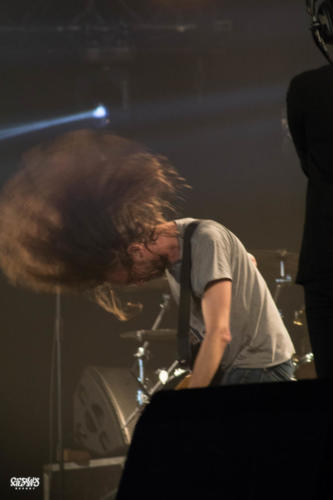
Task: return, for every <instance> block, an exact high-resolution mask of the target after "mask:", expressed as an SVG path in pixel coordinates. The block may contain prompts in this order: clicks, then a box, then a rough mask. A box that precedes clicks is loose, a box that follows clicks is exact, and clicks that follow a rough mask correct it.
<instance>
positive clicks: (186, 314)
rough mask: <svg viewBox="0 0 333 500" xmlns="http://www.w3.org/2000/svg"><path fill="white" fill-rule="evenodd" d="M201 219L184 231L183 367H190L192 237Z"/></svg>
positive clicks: (180, 355) (180, 357) (179, 340)
mask: <svg viewBox="0 0 333 500" xmlns="http://www.w3.org/2000/svg"><path fill="white" fill-rule="evenodd" d="M198 224H199V221H195V222H191V223H190V224H189V225H188V226H187V227H186V229H185V232H184V243H183V258H182V265H181V270H180V298H179V310H178V328H177V345H178V360H179V363H180V365H181V366H182V367H184V368H190V367H191V362H192V351H191V346H190V339H189V329H190V312H191V293H192V287H191V237H192V234H193V233H194V231H195V229H196V227H197V226H198Z"/></svg>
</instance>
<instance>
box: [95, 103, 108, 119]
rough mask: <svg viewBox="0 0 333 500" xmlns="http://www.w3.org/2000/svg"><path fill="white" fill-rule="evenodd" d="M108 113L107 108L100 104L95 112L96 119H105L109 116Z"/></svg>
mask: <svg viewBox="0 0 333 500" xmlns="http://www.w3.org/2000/svg"><path fill="white" fill-rule="evenodd" d="M107 114H108V112H107V110H106V107H105V106H103V105H102V104H100V105H99V106H97V108H96V109H95V110H94V112H93V116H94V118H105V117H106V116H107Z"/></svg>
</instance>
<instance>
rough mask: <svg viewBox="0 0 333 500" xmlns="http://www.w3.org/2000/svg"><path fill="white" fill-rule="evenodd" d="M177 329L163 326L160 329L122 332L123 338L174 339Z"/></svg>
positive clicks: (140, 339) (141, 339) (141, 340)
mask: <svg viewBox="0 0 333 500" xmlns="http://www.w3.org/2000/svg"><path fill="white" fill-rule="evenodd" d="M176 333H177V332H176V330H174V329H172V328H162V329H159V330H133V331H130V332H125V333H121V334H120V337H121V338H122V339H129V340H139V341H140V342H143V341H145V340H172V339H174V338H175V337H176Z"/></svg>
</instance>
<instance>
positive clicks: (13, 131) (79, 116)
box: [0, 105, 108, 140]
mask: <svg viewBox="0 0 333 500" xmlns="http://www.w3.org/2000/svg"><path fill="white" fill-rule="evenodd" d="M107 114H108V113H107V109H106V108H105V107H104V106H102V105H99V106H97V108H95V109H93V110H89V111H85V112H82V113H75V114H73V115H67V116H60V117H59V118H53V119H52V120H41V121H39V122H35V123H25V124H23V125H19V126H17V127H10V128H7V129H5V130H0V140H2V139H9V138H11V137H16V136H18V135H23V134H28V133H30V132H36V131H37V130H42V129H45V128H50V127H55V126H56V125H64V124H66V123H71V122H76V121H81V120H89V118H97V119H101V118H105V117H106V116H107Z"/></svg>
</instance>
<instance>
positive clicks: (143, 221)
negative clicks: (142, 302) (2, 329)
mask: <svg viewBox="0 0 333 500" xmlns="http://www.w3.org/2000/svg"><path fill="white" fill-rule="evenodd" d="M22 163H23V165H22V168H21V169H20V170H19V171H18V173H17V174H16V175H14V177H13V178H12V179H11V180H9V182H8V183H7V184H6V185H5V187H4V189H3V191H2V194H1V197H0V266H1V268H2V270H3V271H4V273H5V274H6V275H7V277H8V278H9V280H10V281H11V282H12V283H14V284H20V285H23V286H26V287H29V288H32V289H34V290H38V291H48V292H54V291H56V290H57V289H58V288H59V287H60V289H61V290H62V291H66V290H67V291H90V292H92V293H94V294H95V295H96V297H97V299H98V302H99V303H100V304H101V305H102V306H103V307H105V308H106V309H108V310H110V311H112V312H113V313H115V314H116V315H117V316H118V317H119V319H125V318H126V314H124V313H123V312H122V310H121V309H120V308H119V307H118V303H117V300H116V298H115V295H114V294H113V293H112V288H111V287H110V286H109V284H108V283H107V274H108V273H109V272H110V270H112V269H114V268H115V267H116V266H117V265H119V263H123V262H126V258H127V248H128V245H129V244H130V243H131V242H133V241H141V242H148V241H151V240H152V239H153V238H154V229H155V227H156V225H157V224H160V223H163V222H165V221H166V220H167V218H168V217H170V214H171V212H170V211H172V204H171V203H170V201H171V199H172V197H174V196H175V195H177V194H178V193H179V192H180V189H181V188H182V187H184V186H185V183H184V179H183V178H181V177H180V176H179V175H178V174H177V172H176V171H175V170H174V169H173V168H172V167H171V166H170V164H169V163H168V161H167V160H166V159H165V158H164V157H162V156H157V155H154V154H152V153H151V152H149V151H148V150H147V149H145V148H144V147H143V146H142V145H141V144H139V143H136V142H134V141H131V140H128V139H125V138H122V137H119V136H116V135H113V134H111V133H107V132H105V131H91V130H79V131H74V132H70V133H67V134H65V135H63V136H61V137H59V138H57V139H56V140H54V141H52V142H50V143H47V144H43V145H40V146H37V147H34V148H33V149H31V150H30V151H28V152H27V153H26V154H25V155H23V158H22Z"/></svg>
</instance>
